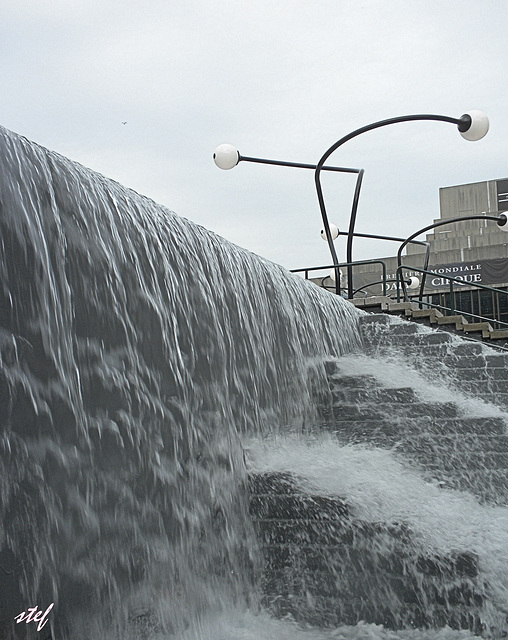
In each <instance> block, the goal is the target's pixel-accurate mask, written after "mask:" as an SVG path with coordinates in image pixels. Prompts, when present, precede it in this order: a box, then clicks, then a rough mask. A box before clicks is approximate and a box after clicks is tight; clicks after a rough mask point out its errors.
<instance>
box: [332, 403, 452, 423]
mask: <svg viewBox="0 0 508 640" xmlns="http://www.w3.org/2000/svg"><path fill="white" fill-rule="evenodd" d="M323 410H326V411H327V412H328V413H327V415H326V416H325V415H322V417H324V418H327V419H328V421H327V424H328V423H329V422H330V421H332V424H333V423H335V422H337V421H343V420H379V417H380V411H381V410H382V413H383V414H384V415H389V416H393V417H395V418H400V417H408V418H413V417H414V418H416V417H421V416H425V417H426V418H429V419H430V418H455V417H457V416H458V413H459V412H458V407H457V405H456V404H454V403H453V402H414V403H411V404H410V405H408V404H404V403H397V402H395V403H389V402H385V403H383V404H382V409H381V407H380V405H379V403H378V404H369V405H367V404H357V403H355V404H353V403H335V404H334V406H333V407H331V408H322V411H323Z"/></svg>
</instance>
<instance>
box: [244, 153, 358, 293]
mask: <svg viewBox="0 0 508 640" xmlns="http://www.w3.org/2000/svg"><path fill="white" fill-rule="evenodd" d="M241 161H244V162H254V163H257V164H270V165H276V166H278V167H296V168H297V169H313V170H314V171H315V170H316V168H317V166H316V165H315V164H307V163H302V162H287V161H286V160H268V159H267V158H252V157H250V156H242V155H241V154H240V153H238V162H241ZM320 171H336V172H339V173H357V174H360V173H361V174H363V169H352V168H350V167H331V166H329V165H323V166H321V168H320ZM360 182H361V181H360ZM323 224H324V230H325V235H326V240H327V242H328V247H329V248H330V253H331V255H332V260H333V263H334V265H337V264H338V263H339V260H338V258H337V253H336V251H335V247H334V245H333V238H332V234H331V232H330V226H329V224H328V218H327V217H326V215H325V216H324V217H323ZM348 269H351V267H348ZM348 273H349V271H348ZM348 280H349V277H348ZM340 291H341V286H340V272H339V268H338V267H337V266H335V293H336V294H337V295H340Z"/></svg>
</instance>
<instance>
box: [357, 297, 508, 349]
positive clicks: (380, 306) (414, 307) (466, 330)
mask: <svg viewBox="0 0 508 640" xmlns="http://www.w3.org/2000/svg"><path fill="white" fill-rule="evenodd" d="M349 302H351V303H352V304H353V305H354V306H355V307H357V308H359V309H363V310H365V311H369V312H376V311H380V312H383V313H388V314H398V315H403V316H405V318H407V319H412V320H415V321H416V322H423V323H426V324H428V325H436V326H437V327H439V328H442V329H445V330H451V331H455V332H456V333H459V334H460V333H462V334H464V335H469V336H474V337H475V338H476V339H479V340H483V341H485V342H490V343H491V344H492V345H499V346H502V347H505V348H508V329H495V328H493V326H492V325H493V324H495V323H493V322H492V323H491V322H487V321H485V322H470V321H468V320H466V318H465V317H464V316H462V315H460V314H457V315H444V314H443V313H441V312H440V311H439V310H438V309H420V308H419V306H418V304H416V303H414V302H395V301H394V300H392V299H391V298H388V297H385V296H371V297H369V298H354V299H353V300H349Z"/></svg>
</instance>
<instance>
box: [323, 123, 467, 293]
mask: <svg viewBox="0 0 508 640" xmlns="http://www.w3.org/2000/svg"><path fill="white" fill-rule="evenodd" d="M414 120H434V121H438V122H449V123H451V124H455V125H457V127H458V129H459V131H460V132H462V133H463V132H465V131H467V130H468V129H469V127H470V126H471V123H472V120H471V116H469V115H467V114H465V115H463V116H461V117H460V118H452V117H450V116H440V115H432V114H419V115H409V116H398V117H396V118H389V119H387V120H380V121H378V122H373V123H372V124H368V125H366V126H364V127H361V128H360V129H356V130H355V131H352V132H351V133H348V134H347V135H346V136H344V137H343V138H341V139H340V140H338V141H337V142H336V143H335V144H333V145H332V146H331V147H330V148H329V149H328V150H327V151H326V152H325V153H324V154H323V155H322V156H321V159H320V160H319V162H318V163H317V166H316V170H315V174H314V180H315V183H316V191H317V196H318V202H319V208H320V210H321V217H322V218H323V223H324V226H325V232H326V238H327V240H328V246H329V248H330V253H331V255H332V258H333V260H334V262H337V254H336V252H335V247H334V246H333V239H332V236H331V233H330V228H329V225H328V216H327V214H326V206H325V200H324V195H323V190H322V187H321V171H322V170H323V169H324V166H325V162H326V160H327V159H328V158H329V157H330V156H331V154H332V153H333V152H334V151H336V150H337V149H338V148H339V147H340V146H342V145H343V144H344V143H346V142H348V141H349V140H352V139H353V138H356V137H357V136H359V135H361V134H362V133H366V132H367V131H372V130H373V129H379V128H380V127H386V126H388V125H391V124H397V123H399V122H411V121H414ZM363 173H364V171H363V169H361V170H360V171H359V172H358V178H357V180H356V188H355V194H354V197H353V206H352V208H351V216H350V219H349V231H348V239H347V246H346V261H347V262H348V263H352V262H353V237H354V230H355V224H356V214H357V210H358V201H359V199H360V190H361V186H362V180H363ZM352 274H353V268H352V267H351V266H350V267H348V298H352V297H353V277H352Z"/></svg>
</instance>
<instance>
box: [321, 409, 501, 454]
mask: <svg viewBox="0 0 508 640" xmlns="http://www.w3.org/2000/svg"><path fill="white" fill-rule="evenodd" d="M331 430H332V431H333V432H334V433H335V434H337V436H338V437H339V439H340V440H341V441H343V442H348V443H349V442H351V443H356V442H372V444H373V445H374V446H383V447H387V446H388V447H391V446H392V445H393V444H395V443H396V442H398V441H399V440H400V438H401V437H402V436H405V437H414V435H415V434H417V435H419V434H425V435H428V436H433V437H435V438H439V439H440V438H442V437H443V436H450V437H453V436H455V437H457V436H460V437H463V436H464V437H469V438H472V437H474V438H476V439H477V440H478V445H479V446H482V447H485V446H486V445H489V446H490V444H489V442H487V441H488V440H490V439H492V438H494V439H495V438H496V437H502V438H503V437H504V436H505V434H506V433H507V424H506V422H505V420H504V419H503V418H497V417H473V418H467V417H462V416H461V417H455V418H441V417H434V418H429V417H427V416H425V417H424V421H423V423H422V418H421V417H419V418H416V417H415V418H408V417H403V418H402V419H397V418H394V417H393V416H389V417H387V418H377V419H375V420H351V419H347V418H344V419H343V420H338V421H337V422H336V423H335V424H334V425H332V429H331Z"/></svg>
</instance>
